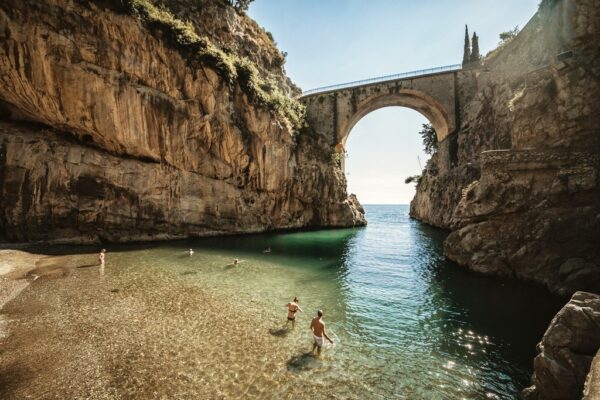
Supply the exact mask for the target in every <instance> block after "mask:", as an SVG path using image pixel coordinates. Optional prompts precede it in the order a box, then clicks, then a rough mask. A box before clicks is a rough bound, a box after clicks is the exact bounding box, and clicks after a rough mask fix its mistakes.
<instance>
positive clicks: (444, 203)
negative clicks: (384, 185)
mask: <svg viewBox="0 0 600 400" xmlns="http://www.w3.org/2000/svg"><path fill="white" fill-rule="evenodd" d="M543 4H544V6H543V7H542V8H541V9H540V11H539V12H538V13H537V14H536V15H535V16H534V17H533V18H532V19H531V21H530V22H529V23H528V24H527V26H526V27H525V28H524V29H523V30H522V31H521V33H520V34H519V35H518V36H517V37H516V38H515V39H513V40H512V41H511V42H510V43H508V44H506V45H504V46H502V47H501V48H499V49H497V50H496V51H494V52H493V53H492V54H490V55H488V56H487V57H486V58H485V59H484V61H483V64H482V65H480V66H476V67H475V68H472V69H468V70H464V71H462V72H461V73H460V75H459V77H460V91H461V96H460V97H461V99H463V103H462V104H461V105H460V121H461V124H460V128H459V130H458V131H457V132H456V133H455V134H454V135H452V136H451V137H449V138H448V139H446V140H445V141H444V142H442V143H441V144H440V150H439V154H438V155H437V156H436V159H434V160H433V162H432V164H434V165H433V166H434V167H435V164H436V162H437V163H438V164H439V163H442V164H444V165H448V166H449V168H448V171H447V172H445V173H438V174H433V173H431V171H432V170H434V171H438V170H442V168H432V166H431V165H430V166H429V167H428V169H427V170H426V173H425V174H424V176H423V179H422V180H421V183H420V184H419V185H418V188H417V195H416V197H415V199H414V200H413V203H412V205H411V214H412V215H413V216H415V217H417V218H419V219H422V220H424V221H426V222H429V223H432V224H434V225H437V226H442V227H445V228H450V229H452V230H453V232H452V233H451V234H450V235H449V237H448V238H447V240H446V242H445V246H444V251H445V254H446V255H447V256H448V257H449V258H451V259H453V260H455V261H457V262H458V263H459V264H462V265H466V266H468V267H469V268H471V269H473V270H476V271H480V272H484V273H491V274H496V275H503V276H512V277H517V278H521V279H525V280H532V281H536V282H540V283H543V284H544V285H546V286H547V287H548V288H549V289H551V290H553V291H556V292H558V293H561V294H563V295H569V294H571V293H573V292H575V291H576V290H587V291H592V292H599V291H600V183H599V181H600V176H599V170H600V156H599V154H600V153H599V150H600V134H599V131H598V126H600V102H599V101H598V98H600V67H599V65H600V40H599V39H600V22H599V21H600V4H599V3H598V2H596V1H593V0H562V1H553V2H551V1H545V2H543ZM445 142H446V143H445Z"/></svg>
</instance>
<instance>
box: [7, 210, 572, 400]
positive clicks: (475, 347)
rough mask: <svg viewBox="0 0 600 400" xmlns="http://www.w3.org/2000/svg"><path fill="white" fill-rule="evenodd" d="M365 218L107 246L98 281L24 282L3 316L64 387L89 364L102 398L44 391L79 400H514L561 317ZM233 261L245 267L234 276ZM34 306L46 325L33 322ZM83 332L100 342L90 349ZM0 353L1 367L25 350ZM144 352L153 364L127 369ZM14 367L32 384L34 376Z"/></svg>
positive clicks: (380, 216)
mask: <svg viewBox="0 0 600 400" xmlns="http://www.w3.org/2000/svg"><path fill="white" fill-rule="evenodd" d="M365 208H366V212H367V219H368V221H369V225H368V226H367V227H366V228H358V229H344V230H325V231H315V232H299V233H281V234H268V235H251V236H239V237H227V238H208V239H198V240H194V241H186V242H175V243H173V242H171V243H162V244H149V245H135V246H107V247H108V250H109V251H108V254H107V265H106V268H105V271H101V273H99V271H98V269H97V267H90V268H76V269H73V272H72V273H71V275H70V276H68V277H67V278H65V279H62V280H60V279H58V280H57V279H55V280H43V279H40V280H38V281H35V282H33V284H32V285H31V289H30V290H28V291H26V292H25V293H24V294H23V295H21V297H20V298H19V299H17V300H16V301H14V302H13V304H11V305H10V307H8V312H9V313H10V314H11V315H12V318H15V319H16V320H17V321H20V322H18V323H17V324H16V325H15V328H14V332H15V335H14V336H13V337H19V334H20V333H19V332H21V333H22V334H23V335H26V334H27V332H32V331H33V332H35V331H36V329H38V330H39V329H42V327H43V329H51V330H52V332H53V334H49V335H46V336H50V337H52V338H55V339H53V340H54V341H45V342H43V343H42V342H38V343H33V344H31V346H37V348H38V349H39V348H40V347H41V348H43V349H44V351H43V352H44V353H45V354H54V356H52V357H58V356H60V357H62V358H64V364H65V365H66V367H65V371H66V372H65V373H64V374H65V375H64V376H65V377H64V379H65V380H68V379H72V376H73V375H78V374H83V372H80V371H83V370H85V368H87V367H88V366H89V364H90V361H89V360H90V354H96V356H94V360H95V361H94V362H96V363H97V364H98V366H97V367H95V368H94V369H93V370H91V369H90V371H88V372H86V377H87V378H86V380H90V379H91V380H94V379H95V380H98V381H100V382H103V383H102V384H99V385H97V386H98V387H87V386H85V385H83V386H84V387H85V390H84V389H81V388H80V389H73V388H72V387H71V386H67V385H66V384H61V383H60V382H61V378H60V375H59V376H58V377H56V375H55V376H54V378H53V380H52V383H51V384H50V386H52V388H53V389H52V390H55V391H56V393H68V394H71V395H73V396H81V395H87V396H91V397H96V396H95V394H96V393H102V394H103V395H105V394H107V393H108V394H109V395H106V396H105V397H106V398H122V397H137V398H161V397H165V396H166V397H171V396H173V397H177V396H181V397H182V398H189V397H187V396H192V397H197V398H200V397H201V398H241V397H244V398H360V399H365V398H377V399H378V398H382V399H383V398H386V399H387V398H407V399H460V398H466V399H480V398H501V399H511V398H516V397H517V395H518V392H519V391H520V390H521V389H522V388H523V387H525V386H527V385H528V383H529V380H530V375H531V372H532V360H533V357H534V355H535V345H536V343H537V342H538V341H539V340H540V339H541V336H542V335H543V333H544V331H545V329H546V327H547V325H548V323H549V322H550V320H551V318H552V316H553V315H554V314H555V313H556V311H557V310H558V309H559V308H560V307H561V306H562V304H563V303H564V301H563V300H562V299H559V298H556V297H554V296H552V295H550V294H548V293H546V292H545V291H544V290H542V289H540V288H537V287H534V286H532V285H529V284H525V283H520V282H513V281H500V280H497V279H491V278H488V277H484V276H480V275H477V274H474V273H471V272H468V271H466V270H464V269H463V268H461V267H458V266H456V265H454V264H452V263H450V262H448V261H446V260H445V258H444V257H443V255H442V241H443V239H444V237H445V232H443V231H440V230H438V229H435V228H432V227H429V226H427V225H424V224H422V223H419V222H418V221H415V220H411V219H410V218H409V217H408V207H407V206H374V205H372V206H366V207H365ZM189 247H192V248H194V250H195V254H194V255H193V256H192V257H189V256H187V255H186V254H185V250H186V249H187V248H189ZM267 247H270V248H271V250H272V251H271V252H270V253H263V252H262V250H263V249H265V248H267ZM41 250H42V249H40V251H41ZM86 250H87V249H86V248H73V247H54V248H52V249H43V251H44V252H45V253H48V252H50V251H52V252H55V253H62V254H70V255H69V256H67V260H68V262H70V263H74V264H81V265H83V266H85V264H86V261H89V260H90V259H91V260H93V259H94V258H95V255H93V254H89V253H88V254H86ZM234 257H237V258H239V259H242V260H243V262H242V263H241V264H240V265H237V266H234V265H230V260H231V259H232V258H234ZM293 296H298V297H299V298H300V305H301V306H302V307H303V308H304V311H305V312H304V313H300V314H299V316H298V322H297V326H296V328H295V329H294V330H293V331H292V330H286V329H285V328H284V324H285V316H286V313H285V309H284V308H283V304H285V303H286V302H287V301H289V300H290V299H291V298H292V297H293ZM36 302H37V303H41V302H44V303H45V306H44V307H43V309H44V311H43V312H39V311H36V312H33V313H32V312H29V311H28V308H27V304H31V303H36ZM88 304H94V305H95V307H91V308H89V309H88V308H86V307H87V306H86V305H88ZM174 304H176V305H177V306H174ZM317 309H323V310H324V313H325V316H324V320H325V321H326V323H327V327H328V331H329V332H330V335H331V336H332V337H333V338H334V341H335V342H336V344H335V346H330V347H327V348H325V350H324V354H323V356H322V357H321V358H314V357H312V356H311V355H309V354H308V351H309V350H310V344H311V337H310V331H309V330H308V325H309V322H310V319H311V317H312V316H313V314H314V313H315V311H316V310H317ZM132 315H134V316H136V317H132ZM138 315H145V316H146V319H143V320H142V319H141V318H138V317H137V316H138ZM132 318H133V319H135V326H133V325H134V324H133V322H132ZM138 319H140V321H138ZM59 321H60V322H59ZM82 324H85V326H86V331H85V332H84V333H81V334H80V335H79V334H78V333H77V332H79V327H80V326H82ZM49 327H51V328H49ZM89 332H98V335H99V336H101V337H103V339H105V340H102V344H99V343H97V342H93V341H91V342H90V343H89V344H87V345H86V343H87V342H86V341H87V340H91V339H89V337H90V336H89V335H90V334H89ZM63 333H64V334H63ZM66 335H71V336H72V335H75V339H74V338H73V337H70V338H69V339H67V338H65V336H66ZM78 335H79V336H78ZM211 338H214V341H212V342H211V340H213V339H211ZM15 340H16V339H15ZM74 341H75V342H77V341H81V342H82V343H83V344H81V345H80V346H79V347H81V349H82V350H77V349H78V348H79V347H77V346H75V347H74V346H70V348H71V352H67V354H66V355H65V354H64V351H61V350H60V349H64V348H65V346H67V347H69V345H68V343H73V342H74ZM6 345H7V347H6V348H7V353H8V354H11V348H12V349H14V350H12V351H14V352H15V354H17V352H19V349H22V347H23V346H24V345H23V344H22V343H21V342H18V341H16V342H11V341H10V339H9V342H8V343H7V344H6ZM19 346H20V347H19ZM140 347H142V348H145V349H148V348H150V349H153V351H152V352H150V353H149V352H148V351H141V350H140V351H139V352H141V353H143V357H142V358H140V357H141V356H136V358H134V359H131V358H127V359H125V358H124V354H129V353H130V352H135V351H133V350H132V349H138V348H140ZM83 349H85V351H84V350H83ZM136 351H138V350H136ZM22 352H23V353H26V349H25V350H23V351H22ZM136 354H137V353H136ZM169 354H170V356H169ZM165 355H166V356H165ZM23 357H24V356H23V355H22V354H21V358H23ZM21 358H19V360H21ZM14 359H15V360H17V357H15V358H14ZM132 360H133V361H132ZM15 362H17V361H15ZM18 362H20V363H23V365H22V366H21V367H22V368H29V369H31V370H32V371H35V368H37V367H34V363H37V364H35V365H36V366H37V365H39V363H40V360H39V358H38V359H35V360H31V361H27V360H21V361H18ZM28 362H30V363H31V364H28ZM94 371H96V372H94ZM97 371H103V372H102V373H100V372H97ZM36 373H40V372H36ZM107 376H109V377H112V378H110V379H109V378H107ZM115 376H120V377H121V378H119V379H115V378H114V377H115ZM157 376H161V377H165V376H166V377H168V376H172V379H169V380H168V382H169V383H168V384H167V383H164V382H163V383H160V382H159V383H157V382H156V379H157V378H156V377H157ZM181 376H186V377H187V378H186V379H187V380H185V381H182V382H180V381H179V379H182V378H181ZM90 377H92V378H90ZM32 379H33V378H32ZM39 379H41V378H39ZM31 384H32V382H31V381H29V382H23V384H22V385H21V384H20V383H19V382H13V383H12V386H10V390H9V391H8V394H9V395H16V394H31V393H32V392H28V390H31V389H27V387H26V385H29V386H31ZM149 387H150V388H151V389H148V388H149ZM65 388H67V389H65ZM52 390H51V391H50V393H53V392H52ZM61 390H62V391H63V392H61ZM64 390H67V391H66V392H64ZM69 390H70V391H69ZM78 390H79V391H78ZM198 396H200V397H198ZM98 397H99V396H98Z"/></svg>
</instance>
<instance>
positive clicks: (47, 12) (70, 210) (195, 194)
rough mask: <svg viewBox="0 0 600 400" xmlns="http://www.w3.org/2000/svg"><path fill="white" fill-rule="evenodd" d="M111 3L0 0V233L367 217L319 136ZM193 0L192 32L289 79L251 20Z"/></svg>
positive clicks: (68, 236)
mask: <svg viewBox="0 0 600 400" xmlns="http://www.w3.org/2000/svg"><path fill="white" fill-rule="evenodd" d="M113 3H119V2H113V1H108V0H107V1H100V0H99V1H96V2H87V1H85V2H84V1H81V2H79V1H68V0H43V1H37V0H36V1H21V0H18V1H17V0H6V1H3V2H2V3H0V42H1V43H2V45H1V46H0V76H1V77H2V79H1V80H0V120H1V121H2V122H0V240H5V241H34V240H43V241H64V242H90V241H97V240H98V239H105V240H110V241H129V240H155V239H166V238H177V237H187V236H200V235H213V234H230V233H243V232H260V231H265V230H270V229H289V228H301V227H318V226H355V225H362V224H364V223H365V220H364V216H363V213H362V211H359V210H361V208H360V205H359V204H358V201H357V200H356V199H355V198H353V199H350V198H348V196H347V194H346V189H345V187H346V184H345V179H344V176H343V174H341V173H340V172H339V169H338V168H336V166H335V165H334V164H333V163H332V162H331V160H330V158H329V154H328V153H327V149H328V145H327V144H323V143H320V142H319V141H318V139H315V138H312V137H310V136H307V135H305V136H302V135H299V134H298V133H297V132H295V131H294V129H293V128H291V127H290V124H289V123H287V122H286V121H284V120H282V119H281V118H279V117H277V116H276V115H275V114H274V113H273V112H271V111H269V110H268V109H267V108H266V107H264V106H261V105H257V104H256V102H255V101H252V99H250V98H249V97H248V95H247V94H246V93H245V92H244V91H243V90H242V89H241V88H240V86H239V85H238V84H237V83H230V82H227V81H226V80H225V79H223V78H222V77H221V76H220V75H219V74H218V73H217V71H216V70H215V69H214V68H212V67H210V66H208V65H200V67H198V68H194V67H192V66H191V65H190V63H189V62H187V60H186V58H185V57H184V55H183V54H182V53H181V52H180V51H177V49H175V48H174V46H172V45H170V43H168V41H167V40H166V39H165V38H164V37H163V35H162V32H161V30H160V29H154V30H149V28H148V27H146V26H145V25H144V24H142V23H141V22H140V21H139V20H138V19H136V18H133V17H132V16H130V15H127V14H125V13H123V12H119V10H118V7H114V6H112V4H113ZM193 3H194V6H198V7H200V6H206V10H209V11H210V12H208V11H207V12H206V13H202V12H200V11H197V8H194V7H191V12H195V14H194V16H195V17H196V19H195V20H194V25H195V26H196V29H197V30H198V31H199V28H197V27H199V26H203V29H204V30H205V31H207V32H200V33H205V34H209V36H210V37H211V38H212V39H213V40H218V39H219V37H220V36H219V35H221V37H222V39H223V45H224V46H228V47H229V48H234V50H235V49H237V50H238V51H239V52H240V53H244V54H253V57H254V58H255V60H254V61H255V62H256V65H257V68H258V70H259V71H260V73H261V74H263V75H265V76H267V75H268V76H269V77H270V78H269V79H271V78H272V81H273V82H276V84H277V85H279V87H280V88H281V89H282V90H284V91H287V92H288V93H293V92H294V91H295V90H296V89H295V88H294V87H293V86H291V85H290V82H289V80H288V79H287V78H286V77H285V75H284V73H283V63H282V60H280V59H278V57H279V58H281V57H282V56H281V53H280V52H279V51H278V50H277V49H276V48H275V47H274V44H273V42H272V41H271V40H270V39H269V38H268V35H267V34H266V33H265V32H264V31H263V30H262V29H260V28H259V27H258V26H257V25H256V23H254V22H253V21H251V20H250V19H249V18H247V17H245V16H243V15H239V14H237V13H235V12H234V11H233V10H232V9H231V8H230V7H224V6H222V5H221V6H217V5H216V4H217V3H223V2H215V1H210V0H203V1H200V2H193ZM204 3H205V4H204ZM185 4H187V5H189V4H191V3H189V2H186V1H184V0H181V1H178V2H174V3H173V5H172V6H173V9H172V11H173V12H174V13H177V12H180V13H181V12H183V11H181V10H182V9H183V8H184V6H185ZM200 9H202V7H200ZM217 16H220V17H221V18H220V19H219V18H217ZM215 21H218V22H215ZM259 48H260V49H262V50H261V51H260V52H259V51H254V50H252V49H259ZM230 51H233V50H230Z"/></svg>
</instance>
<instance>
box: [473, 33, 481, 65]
mask: <svg viewBox="0 0 600 400" xmlns="http://www.w3.org/2000/svg"><path fill="white" fill-rule="evenodd" d="M471 43H473V44H472V46H473V47H472V49H471V62H472V63H477V64H479V61H480V60H481V54H479V36H477V33H475V32H473V40H472V42H471Z"/></svg>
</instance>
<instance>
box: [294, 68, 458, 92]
mask: <svg viewBox="0 0 600 400" xmlns="http://www.w3.org/2000/svg"><path fill="white" fill-rule="evenodd" d="M460 69H462V65H461V64H452V65H444V66H443V67H435V68H429V69H420V70H417V71H409V72H402V73H399V74H394V75H385V76H378V77H376V78H370V79H363V80H360V81H354V82H346V83H340V84H337V85H330V86H323V87H319V88H315V89H310V90H306V91H304V92H302V96H301V97H304V96H308V95H311V94H315V93H320V92H329V91H331V90H337V89H345V88H349V87H354V86H362V85H366V84H369V83H378V82H386V81H395V80H396V79H402V78H411V77H414V76H420V75H429V74H435V73H438V72H448V71H458V70H460Z"/></svg>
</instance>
